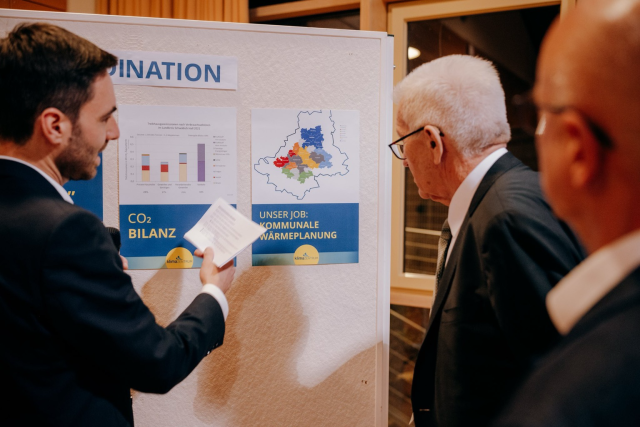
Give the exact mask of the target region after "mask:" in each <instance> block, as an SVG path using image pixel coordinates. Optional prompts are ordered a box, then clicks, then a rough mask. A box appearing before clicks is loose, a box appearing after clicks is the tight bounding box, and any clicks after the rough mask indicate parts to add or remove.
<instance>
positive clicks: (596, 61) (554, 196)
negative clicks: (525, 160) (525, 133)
mask: <svg viewBox="0 0 640 427" xmlns="http://www.w3.org/2000/svg"><path fill="white" fill-rule="evenodd" d="M639 71H640V0H580V2H579V4H578V6H577V7H576V9H575V10H573V11H572V12H570V13H569V14H568V16H566V17H565V18H564V19H562V20H560V21H558V22H556V23H554V25H553V27H552V28H551V30H550V31H549V34H548V35H547V37H546V38H545V41H544V43H543V46H542V50H541V53H540V60H539V62H538V73H537V76H536V85H535V91H534V93H535V101H536V104H537V105H538V108H539V111H540V113H541V114H540V123H539V126H538V131H537V135H536V147H537V151H538V161H539V165H540V172H541V183H542V187H543V189H544V191H545V193H546V195H547V197H548V199H549V201H550V202H551V205H552V206H553V209H554V211H555V212H556V214H558V215H559V216H560V217H561V218H563V219H564V220H566V221H568V222H569V223H570V224H571V225H572V226H573V227H574V229H575V230H576V231H577V232H578V234H579V235H580V237H581V238H582V240H583V242H584V243H585V245H586V247H587V249H588V250H589V251H594V250H597V249H598V248H600V247H602V246H604V245H606V244H608V243H610V242H612V241H614V240H615V239H618V238H620V237H621V236H623V235H625V234H627V233H630V232H632V231H633V230H636V229H640V167H638V165H640V120H638V118H639V117H640V73H639Z"/></svg>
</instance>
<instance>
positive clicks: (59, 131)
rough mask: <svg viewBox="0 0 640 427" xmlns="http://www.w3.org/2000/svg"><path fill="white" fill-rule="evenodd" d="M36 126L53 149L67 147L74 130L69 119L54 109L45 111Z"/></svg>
mask: <svg viewBox="0 0 640 427" xmlns="http://www.w3.org/2000/svg"><path fill="white" fill-rule="evenodd" d="M36 126H37V127H38V128H39V130H40V132H41V133H42V136H44V138H45V140H46V141H47V142H48V143H49V144H51V145H52V146H53V147H52V148H58V147H60V146H61V145H65V144H66V143H67V141H68V140H69V137H70V136H71V133H72V130H73V124H72V123H71V120H70V119H69V117H67V115H66V114H64V113H63V112H62V111H60V110H58V109H57V108H53V107H49V108H47V109H45V110H44V111H43V112H42V113H41V114H40V116H38V118H37V119H36Z"/></svg>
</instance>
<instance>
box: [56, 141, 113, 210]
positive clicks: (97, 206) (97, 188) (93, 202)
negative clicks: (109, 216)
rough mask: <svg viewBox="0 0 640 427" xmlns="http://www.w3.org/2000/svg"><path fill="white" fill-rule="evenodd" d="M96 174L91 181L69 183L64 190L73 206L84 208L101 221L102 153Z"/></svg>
mask: <svg viewBox="0 0 640 427" xmlns="http://www.w3.org/2000/svg"><path fill="white" fill-rule="evenodd" d="M99 156H100V165H99V166H98V172H97V173H96V176H95V177H93V179H90V180H88V181H69V182H67V183H66V184H65V185H64V189H65V190H67V193H68V194H69V196H70V197H71V200H73V204H74V205H77V206H80V207H81V208H85V209H86V210H88V211H89V212H91V213H92V214H94V215H95V216H97V217H98V218H100V221H102V220H103V203H104V202H103V192H102V153H100V154H99Z"/></svg>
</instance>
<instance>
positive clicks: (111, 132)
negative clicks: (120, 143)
mask: <svg viewBox="0 0 640 427" xmlns="http://www.w3.org/2000/svg"><path fill="white" fill-rule="evenodd" d="M119 137H120V128H119V127H118V123H117V122H116V119H114V118H113V117H111V118H110V119H109V128H108V129H107V141H111V140H113V139H118V138H119Z"/></svg>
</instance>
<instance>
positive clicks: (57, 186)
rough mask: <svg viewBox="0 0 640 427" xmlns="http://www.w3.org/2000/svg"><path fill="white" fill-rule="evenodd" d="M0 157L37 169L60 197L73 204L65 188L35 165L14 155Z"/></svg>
mask: <svg viewBox="0 0 640 427" xmlns="http://www.w3.org/2000/svg"><path fill="white" fill-rule="evenodd" d="M0 159H2V160H11V161H14V162H18V163H22V164H23V165H25V166H29V167H30V168H31V169H33V170H35V171H37V172H38V173H39V174H40V175H42V176H43V177H44V179H46V180H47V181H49V183H50V184H51V185H53V188H55V189H56V191H57V192H58V193H60V196H62V198H63V199H64V200H65V201H66V202H69V203H71V204H73V200H72V199H71V196H69V193H67V190H65V189H64V187H63V186H62V185H60V184H58V183H57V182H56V181H54V180H53V178H51V177H50V176H49V175H47V174H46V173H44V172H43V171H41V170H40V169H38V168H37V167H35V166H34V165H32V164H31V163H27V162H25V161H24V160H20V159H16V158H15V157H9V156H0Z"/></svg>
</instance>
